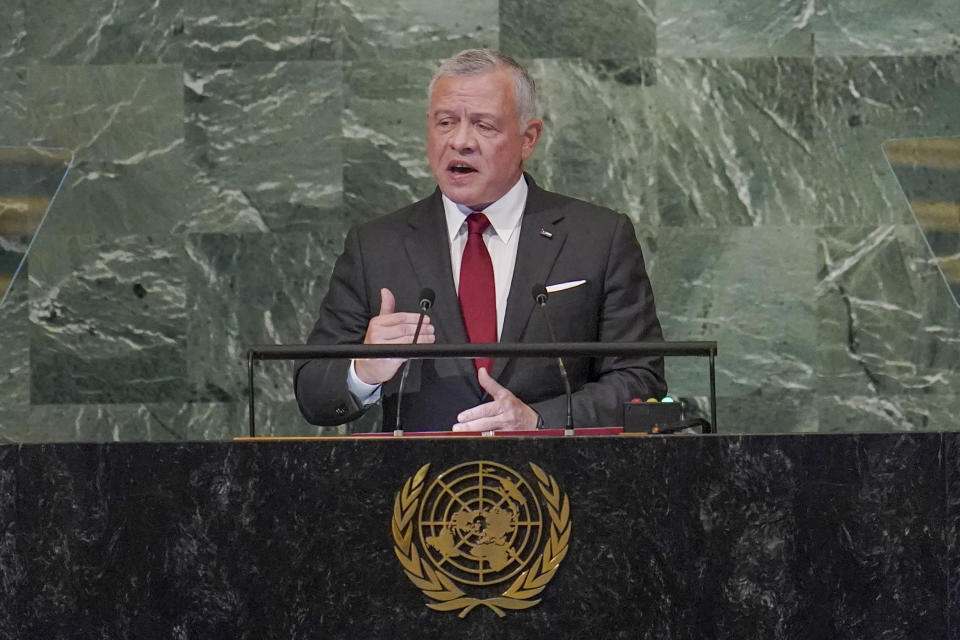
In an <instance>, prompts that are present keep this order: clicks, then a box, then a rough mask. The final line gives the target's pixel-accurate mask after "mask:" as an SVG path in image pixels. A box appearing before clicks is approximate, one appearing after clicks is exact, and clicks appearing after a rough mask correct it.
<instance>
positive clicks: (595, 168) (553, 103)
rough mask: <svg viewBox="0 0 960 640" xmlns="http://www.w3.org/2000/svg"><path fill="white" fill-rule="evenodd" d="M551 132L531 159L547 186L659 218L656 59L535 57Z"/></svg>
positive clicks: (647, 220) (651, 220)
mask: <svg viewBox="0 0 960 640" xmlns="http://www.w3.org/2000/svg"><path fill="white" fill-rule="evenodd" d="M529 68H530V72H531V74H532V75H533V76H534V79H535V81H536V82H537V87H538V90H539V92H540V102H541V106H542V110H543V123H544V126H543V135H542V137H541V138H540V142H539V144H538V146H537V150H536V152H535V153H534V155H533V157H532V158H531V159H530V160H529V161H528V162H527V163H526V166H527V168H528V170H529V171H530V173H531V174H532V175H533V177H534V179H535V180H537V182H538V183H539V184H541V185H542V186H544V187H546V188H548V189H551V190H554V191H559V192H561V193H564V194H566V195H570V196H573V197H577V198H582V199H584V200H589V201H592V202H596V203H598V204H601V205H604V206H607V207H611V208H614V209H616V210H618V211H623V212H625V213H627V215H629V216H631V217H632V218H633V219H634V220H635V221H638V222H640V223H641V225H642V226H643V227H646V226H649V225H650V224H655V221H656V189H655V187H654V184H655V175H656V167H655V160H654V158H655V155H654V149H655V146H654V132H653V131H651V128H650V124H649V123H648V122H647V119H646V115H645V114H646V110H647V108H648V102H647V98H646V95H647V93H648V91H649V89H650V87H651V85H653V84H655V83H656V68H655V66H654V61H653V60H652V59H636V58H635V59H632V60H630V59H626V60H616V61H613V60H604V61H600V62H591V61H584V60H534V61H532V62H531V63H530V65H529Z"/></svg>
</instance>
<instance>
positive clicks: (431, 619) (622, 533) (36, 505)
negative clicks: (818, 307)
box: [0, 434, 955, 639]
mask: <svg viewBox="0 0 960 640" xmlns="http://www.w3.org/2000/svg"><path fill="white" fill-rule="evenodd" d="M941 441H942V439H941V436H940V435H939V434H930V435H928V436H918V435H909V436H903V437H897V436H859V437H843V436H793V437H785V438H771V437H753V438H715V437H714V438H689V437H669V438H643V439H640V438H635V439H634V438H630V439H620V438H611V439H593V440H588V441H584V440H579V439H578V440H575V441H574V440H569V439H566V440H565V439H559V438H558V439H517V440H510V441H504V440H501V439H499V438H474V439H456V440H453V439H437V440H427V441H423V440H420V441H409V440H406V441H403V440H401V441H398V440H378V441H369V440H368V441H342V440H341V441H333V442H331V441H327V442H291V443H257V444H234V445H217V444H193V445H112V446H103V445H100V446H95V445H85V446H77V445H62V446H57V447H52V446H46V447H25V448H20V449H14V448H12V447H7V448H3V449H0V464H3V465H4V467H2V468H0V469H10V468H13V469H15V472H14V474H13V475H12V476H11V475H9V474H8V475H6V476H4V475H0V482H6V483H7V485H8V486H10V487H11V488H15V491H16V497H15V499H16V500H17V501H18V502H17V503H16V504H20V505H23V507H22V508H21V509H19V510H18V513H17V518H16V520H15V524H14V530H13V531H12V535H10V536H8V537H6V538H3V539H2V540H0V545H2V546H0V548H2V550H3V552H4V553H0V562H3V563H4V566H6V567H14V568H15V569H16V571H14V572H12V574H11V575H13V576H16V579H15V580H11V581H10V582H9V583H7V584H5V588H6V593H5V596H6V597H5V598H3V599H2V604H0V607H7V608H8V610H9V611H12V612H15V614H16V616H17V618H16V619H17V622H18V623H19V625H20V629H22V630H23V633H26V634H27V635H29V636H31V637H139V636H142V635H147V636H151V637H158V636H159V637H168V636H170V635H172V634H174V633H175V632H178V633H181V634H188V635H189V636H190V637H193V636H195V635H196V636H198V637H209V638H221V637H222V638H227V637H229V638H255V637H296V638H299V637H316V636H318V635H322V636H324V637H343V638H385V637H407V636H412V635H416V636H417V637H420V638H444V637H450V636H451V635H463V636H470V637H476V638H481V639H493V638H497V639H500V638H507V639H509V638H532V637H557V638H582V637H589V636H595V637H602V638H718V639H719V638H744V637H763V638H778V639H779V638H783V639H788V638H789V639H793V638H825V637H829V638H850V639H854V638H856V639H859V638H870V637H883V638H894V639H899V638H904V639H907V638H921V637H922V638H939V637H945V635H946V633H947V623H946V619H947V608H946V607H947V592H948V589H947V578H948V570H947V544H948V540H950V539H952V538H947V537H946V536H945V531H946V524H947V522H949V520H948V519H949V518H951V517H953V516H951V515H949V509H946V510H945V508H944V507H945V506H947V505H948V504H949V499H950V498H949V496H950V495H951V494H950V493H949V488H948V487H949V485H948V484H947V482H946V481H945V480H946V479H947V478H949V477H952V476H945V469H944V452H943V451H942V449H941ZM12 451H14V452H15V453H10V452H12ZM11 456H12V457H11ZM472 460H492V461H495V462H497V463H500V464H504V465H507V466H509V467H511V468H512V469H516V470H518V471H520V472H521V473H523V474H525V475H529V471H528V469H529V467H528V465H527V463H528V462H530V461H534V462H536V464H538V465H539V466H540V467H542V468H543V469H544V470H545V471H546V472H547V473H549V474H551V475H552V476H553V477H554V478H555V480H556V482H557V485H558V487H559V489H560V491H561V492H562V493H563V494H565V495H566V496H567V497H568V498H569V500H570V505H571V510H570V520H571V523H572V536H571V538H570V546H569V552H568V554H567V556H566V558H565V559H564V560H563V563H562V564H561V566H560V569H559V570H558V571H557V573H556V575H555V577H554V578H553V579H552V580H551V581H550V583H549V584H548V585H547V588H546V590H545V591H544V592H543V593H542V602H541V603H540V604H539V605H538V606H535V607H533V608H530V609H527V610H525V611H512V612H508V614H507V617H506V618H503V619H500V618H497V617H496V616H495V615H494V614H493V613H492V612H491V611H489V610H486V609H485V608H483V607H481V608H479V609H476V610H474V611H472V612H470V613H469V614H468V615H467V616H466V617H465V618H464V619H459V618H457V616H456V615H455V614H454V613H442V612H434V611H430V610H428V609H427V608H426V607H425V606H424V605H425V600H426V599H425V597H424V596H423V595H422V594H421V593H420V591H419V590H418V589H417V588H416V587H415V586H414V585H413V584H411V583H410V581H409V580H408V579H407V578H406V577H405V576H404V575H403V572H402V570H401V569H400V567H399V565H398V563H397V561H396V558H395V556H394V550H393V545H394V542H393V540H392V536H391V533H390V514H391V513H392V511H393V509H392V504H393V500H394V496H395V494H396V493H397V492H398V491H399V490H400V488H401V487H402V486H403V483H404V482H405V480H406V479H408V478H409V477H411V476H412V475H413V474H414V473H415V471H416V470H417V469H418V468H419V467H420V465H422V464H424V463H430V464H431V468H430V474H431V478H432V477H435V475H436V474H438V473H440V472H441V471H443V470H444V469H448V468H450V467H452V466H453V465H455V464H458V463H461V462H466V461H472ZM953 464H955V462H954V463H953ZM691 470H695V471H694V472H693V473H691ZM3 505H4V502H3V501H0V509H2V508H3ZM26 505H30V507H29V509H28V508H26ZM954 515H955V514H954ZM8 585H9V586H8ZM374 585H375V586H374Z"/></svg>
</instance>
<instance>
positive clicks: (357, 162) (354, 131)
mask: <svg viewBox="0 0 960 640" xmlns="http://www.w3.org/2000/svg"><path fill="white" fill-rule="evenodd" d="M435 66H436V62H435V61H432V60H431V61H422V62H414V61H402V60H400V61H378V62H375V63H374V62H369V63H367V62H352V63H348V64H346V65H345V67H344V110H343V135H344V149H343V152H344V164H343V195H344V204H345V214H346V215H347V216H349V219H351V220H354V221H360V220H368V219H370V218H373V217H376V216H378V215H383V214H385V213H389V212H390V211H393V210H394V209H397V208H399V207H402V206H405V205H408V204H410V203H411V202H415V201H417V200H419V199H421V198H424V197H426V196H428V195H429V194H430V193H431V192H432V191H433V190H434V189H435V188H436V184H437V183H436V181H435V180H434V179H433V174H432V173H431V172H430V165H429V164H428V162H427V153H426V112H427V86H428V85H429V84H430V78H431V77H433V71H434V68H435Z"/></svg>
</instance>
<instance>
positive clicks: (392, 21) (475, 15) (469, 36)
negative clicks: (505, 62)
mask: <svg viewBox="0 0 960 640" xmlns="http://www.w3.org/2000/svg"><path fill="white" fill-rule="evenodd" d="M339 9H340V17H341V20H342V21H343V22H342V38H343V44H342V46H343V55H344V57H347V58H358V59H367V58H384V59H392V60H396V59H412V60H419V59H423V58H445V57H447V56H450V55H452V54H454V53H456V52H457V51H460V50H462V49H472V48H476V47H488V48H494V49H496V48H497V39H498V38H497V36H498V34H499V21H498V17H499V3H498V2H497V0H475V1H474V2H466V3H457V4H455V5H444V4H438V3H437V2H436V1H435V0H407V1H406V2H402V3H399V2H394V1H393V0H359V1H355V2H344V3H341V4H340V5H339Z"/></svg>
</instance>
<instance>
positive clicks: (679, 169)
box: [647, 58, 832, 227]
mask: <svg viewBox="0 0 960 640" xmlns="http://www.w3.org/2000/svg"><path fill="white" fill-rule="evenodd" d="M647 95H648V99H649V100H650V104H651V107H650V112H651V115H650V117H651V123H652V125H651V126H652V128H653V129H654V130H655V132H656V136H657V148H656V154H657V157H658V158H659V168H658V171H657V179H658V185H657V187H658V198H659V218H660V221H661V224H663V225H669V226H688V227H714V226H716V227H720V226H726V225H752V226H756V225H773V226H783V225H802V226H814V225H816V224H817V223H818V222H819V220H820V217H819V215H818V212H819V208H820V205H819V192H820V191H821V190H822V189H823V188H824V186H823V185H820V184H817V178H816V173H815V171H814V167H815V166H816V165H817V164H818V163H819V162H821V159H820V158H819V157H818V155H817V153H818V152H817V147H816V144H815V140H814V109H813V105H814V103H813V63H812V61H811V60H802V59H793V58H774V59H750V60H679V59H670V60H661V61H660V69H659V74H658V78H657V83H656V85H655V86H653V87H651V88H650V89H649V90H648V94H647ZM831 186H832V185H831Z"/></svg>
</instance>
